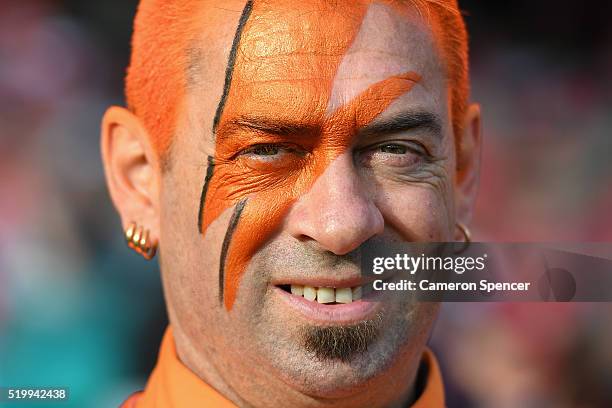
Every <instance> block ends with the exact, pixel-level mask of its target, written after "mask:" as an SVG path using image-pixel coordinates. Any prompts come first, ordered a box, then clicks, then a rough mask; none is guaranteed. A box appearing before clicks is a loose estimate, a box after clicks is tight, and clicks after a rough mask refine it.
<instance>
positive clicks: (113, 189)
mask: <svg viewBox="0 0 612 408" xmlns="http://www.w3.org/2000/svg"><path fill="white" fill-rule="evenodd" d="M101 150H102V161H103V164H104V173H105V175H106V184H107V186H108V190H109V192H110V195H111V199H112V200H113V203H114V205H115V208H116V209H117V211H118V212H119V215H120V216H121V224H122V225H123V230H124V231H125V230H126V229H127V228H128V226H129V225H130V224H131V223H132V222H134V223H136V224H138V225H139V226H142V227H143V228H144V229H145V230H146V229H148V230H149V233H150V236H151V238H152V240H154V241H156V240H158V238H159V201H158V197H159V189H160V173H159V169H160V167H159V160H158V157H157V154H156V152H154V150H153V148H152V145H151V143H150V139H149V134H148V132H147V131H146V129H145V128H144V126H143V125H142V123H141V122H140V120H139V119H138V118H137V117H136V115H134V114H133V113H132V112H130V111H129V110H127V109H125V108H121V107H118V106H112V107H110V108H109V109H108V110H107V111H106V113H105V114H104V118H103V119H102V134H101Z"/></svg>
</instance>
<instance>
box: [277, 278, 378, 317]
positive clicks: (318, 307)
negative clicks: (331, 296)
mask: <svg viewBox="0 0 612 408" xmlns="http://www.w3.org/2000/svg"><path fill="white" fill-rule="evenodd" d="M274 291H275V292H276V293H277V294H279V295H280V297H281V298H282V299H283V301H284V302H285V303H286V304H287V305H288V307H290V308H292V309H294V310H296V311H297V312H298V313H300V314H301V315H302V316H304V317H306V318H307V319H309V320H313V321H315V322H317V323H327V324H330V323H338V324H347V323H358V322H360V321H363V320H367V319H369V318H372V317H374V316H375V315H376V312H378V310H379V309H380V307H381V302H378V301H370V300H369V299H368V300H363V299H361V300H357V301H354V302H351V303H345V304H334V305H330V304H325V303H318V302H317V301H310V300H307V299H305V298H304V297H302V296H296V295H292V294H291V293H288V292H286V291H284V290H282V289H281V288H279V287H276V286H275V287H274Z"/></svg>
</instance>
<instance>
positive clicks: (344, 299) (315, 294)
mask: <svg viewBox="0 0 612 408" xmlns="http://www.w3.org/2000/svg"><path fill="white" fill-rule="evenodd" d="M361 292H362V288H361V286H355V287H354V288H337V289H335V288H315V287H312V286H303V285H291V294H293V295H295V296H303V297H304V298H306V299H307V300H310V301H311V302H314V301H315V300H316V301H317V302H319V303H334V302H336V303H352V302H354V301H356V300H359V299H361Z"/></svg>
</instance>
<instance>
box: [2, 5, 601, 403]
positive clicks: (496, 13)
mask: <svg viewBox="0 0 612 408" xmlns="http://www.w3.org/2000/svg"><path fill="white" fill-rule="evenodd" d="M490 3H494V2H476V1H466V2H460V4H461V5H462V8H463V9H465V10H466V21H467V24H468V30H469V32H470V34H471V43H470V44H471V48H472V51H471V63H472V71H471V77H472V95H473V99H474V100H477V101H479V102H480V103H481V104H482V107H483V112H484V134H485V143H484V153H483V168H482V178H481V189H480V197H479V200H478V204H477V209H476V211H475V217H474V224H473V232H474V235H475V239H477V240H479V241H489V240H491V241H576V242H577V241H612V217H611V216H610V210H611V209H612V188H610V186H612V160H610V156H611V154H612V114H611V112H612V110H611V107H612V75H611V73H612V29H611V28H610V25H609V24H608V22H607V20H606V19H607V18H608V17H609V15H610V12H611V11H612V9H611V7H610V6H609V5H608V4H606V3H605V2H594V3H589V6H588V7H587V6H586V5H582V4H580V3H579V2H573V4H568V5H566V6H560V5H559V4H557V2H553V1H552V0H548V1H542V2H538V5H534V4H532V2H527V1H518V2H516V3H515V4H514V2H513V6H512V10H508V9H507V8H509V7H510V6H508V5H507V4H506V5H505V8H503V7H501V6H500V5H499V4H497V5H496V4H490ZM502 5H503V3H502ZM135 7H136V1H133V0H132V1H119V0H113V1H106V2H82V1H81V2H78V1H59V0H56V1H51V0H47V1H45V0H21V1H17V0H13V1H11V0H0V386H7V385H48V386H64V385H69V386H70V392H71V397H70V400H71V401H70V404H68V405H66V406H74V407H82V406H88V407H94V408H95V407H108V406H116V405H117V404H118V403H119V402H120V401H121V400H123V399H124V398H125V397H126V396H127V395H128V394H129V393H131V392H132V391H134V390H136V389H140V388H142V387H143V386H144V382H145V380H146V376H147V374H148V373H149V372H150V370H151V368H152V367H153V364H154V362H155V358H156V353H157V347H158V345H159V342H160V340H161V334H162V332H163V329H164V326H165V325H166V316H165V311H164V305H163V299H162V293H161V287H160V282H159V275H158V271H157V267H156V266H155V265H154V263H146V262H145V261H143V260H141V259H140V258H139V257H137V256H135V255H133V254H132V253H130V252H129V250H128V249H127V248H126V247H125V245H124V243H123V241H122V230H121V226H120V224H119V219H118V217H117V216H116V214H115V212H114V210H113V208H112V205H111V203H110V199H109V197H108V194H107V192H106V187H105V184H104V177H103V173H102V166H101V163H100V158H99V156H100V154H99V123H100V118H101V116H102V113H103V112H104V109H105V108H106V107H107V106H108V105H110V104H122V103H123V95H122V79H123V74H124V72H125V67H126V66H127V63H128V57H129V38H130V32H131V21H132V19H133V15H134V12H135ZM606 8H607V12H606ZM611 312H612V307H611V306H610V305H608V304H595V303H592V304H571V303H570V304H501V303H499V304H483V303H479V304H459V303H449V304H445V305H443V311H442V314H441V317H440V320H439V322H438V324H437V326H436V329H435V331H434V334H433V336H432V347H433V348H434V350H435V351H436V354H437V355H438V356H439V358H440V363H441V365H442V368H443V373H444V379H445V386H446V388H447V394H448V402H447V403H448V406H449V407H450V408H455V407H456V408H462V407H472V406H474V407H502V408H504V407H610V406H612V348H611V347H610V344H612V319H610V318H609V316H610V315H611Z"/></svg>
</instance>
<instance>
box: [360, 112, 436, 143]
mask: <svg viewBox="0 0 612 408" xmlns="http://www.w3.org/2000/svg"><path fill="white" fill-rule="evenodd" d="M421 129H424V130H428V131H429V132H430V133H432V134H433V135H434V136H436V137H437V138H440V139H441V138H442V121H441V120H440V117H439V116H438V115H436V114H434V113H431V112H427V111H404V112H400V113H398V114H396V115H395V116H393V117H391V118H386V119H380V120H376V121H374V122H372V123H370V124H369V125H367V126H366V127H364V128H362V129H360V131H359V133H360V134H361V135H366V136H367V135H381V134H382V135H386V134H393V133H400V132H406V131H409V130H421Z"/></svg>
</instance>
